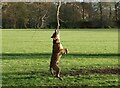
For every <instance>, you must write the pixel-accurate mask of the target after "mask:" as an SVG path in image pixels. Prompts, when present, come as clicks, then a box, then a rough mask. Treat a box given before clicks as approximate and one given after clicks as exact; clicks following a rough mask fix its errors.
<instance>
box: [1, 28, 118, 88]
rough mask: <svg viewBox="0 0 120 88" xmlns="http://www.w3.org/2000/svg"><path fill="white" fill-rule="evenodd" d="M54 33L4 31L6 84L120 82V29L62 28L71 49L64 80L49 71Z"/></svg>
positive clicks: (65, 43)
mask: <svg viewBox="0 0 120 88" xmlns="http://www.w3.org/2000/svg"><path fill="white" fill-rule="evenodd" d="M52 33H53V31H49V30H42V31H40V30H37V31H35V30H3V31H2V40H3V42H2V44H3V46H2V49H3V51H2V53H3V57H2V58H3V59H2V65H3V66H2V67H3V74H2V78H3V81H2V85H3V86H118V73H119V72H118V71H119V67H118V56H117V55H118V31H117V30H115V29H114V30H99V29H97V30H95V29H93V30H89V29H83V30H75V31H62V30H61V32H60V34H61V42H62V44H63V46H64V47H67V48H68V49H69V51H70V53H69V54H68V55H63V57H62V58H61V60H60V63H59V65H60V67H61V75H62V77H63V79H64V80H63V81H60V80H58V79H56V78H54V77H53V76H51V74H50V72H49V62H50V56H51V51H52V39H50V36H51V35H52ZM98 70H100V71H98ZM113 71H114V72H113Z"/></svg>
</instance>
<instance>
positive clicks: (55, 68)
mask: <svg viewBox="0 0 120 88" xmlns="http://www.w3.org/2000/svg"><path fill="white" fill-rule="evenodd" d="M53 69H54V70H55V72H56V77H57V78H59V79H60V80H62V78H61V77H60V68H59V67H58V65H55V66H54V67H53Z"/></svg>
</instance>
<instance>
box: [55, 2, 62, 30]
mask: <svg viewBox="0 0 120 88" xmlns="http://www.w3.org/2000/svg"><path fill="white" fill-rule="evenodd" d="M60 7H61V1H59V2H58V8H57V29H55V31H57V32H59V29H60V17H59V15H60Z"/></svg>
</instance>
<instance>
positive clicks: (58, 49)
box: [50, 30, 68, 80]
mask: <svg viewBox="0 0 120 88" xmlns="http://www.w3.org/2000/svg"><path fill="white" fill-rule="evenodd" d="M51 38H53V47H52V56H51V61H50V72H51V74H52V75H55V77H57V78H59V79H60V80H62V78H61V77H60V68H59V66H58V62H59V60H60V58H61V56H62V54H67V53H68V49H67V48H63V46H62V44H61V43H60V35H59V33H58V32H57V30H55V32H54V33H53V35H52V36H51ZM52 69H53V70H52ZM53 71H54V74H53Z"/></svg>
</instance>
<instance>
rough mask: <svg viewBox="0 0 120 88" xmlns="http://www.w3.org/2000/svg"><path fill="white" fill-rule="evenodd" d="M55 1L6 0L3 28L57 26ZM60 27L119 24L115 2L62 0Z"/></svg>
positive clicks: (118, 3) (118, 13) (118, 11)
mask: <svg viewBox="0 0 120 88" xmlns="http://www.w3.org/2000/svg"><path fill="white" fill-rule="evenodd" d="M57 6H58V3H56V2H55V3H54V2H34V3H25V2H8V3H3V6H2V28H15V29H16V28H36V29H39V28H56V27H57V20H56V14H57V13H56V11H57ZM60 24H61V26H60V28H120V1H118V2H94V3H93V2H89V3H86V2H66V3H64V2H62V5H61V8H60Z"/></svg>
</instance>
